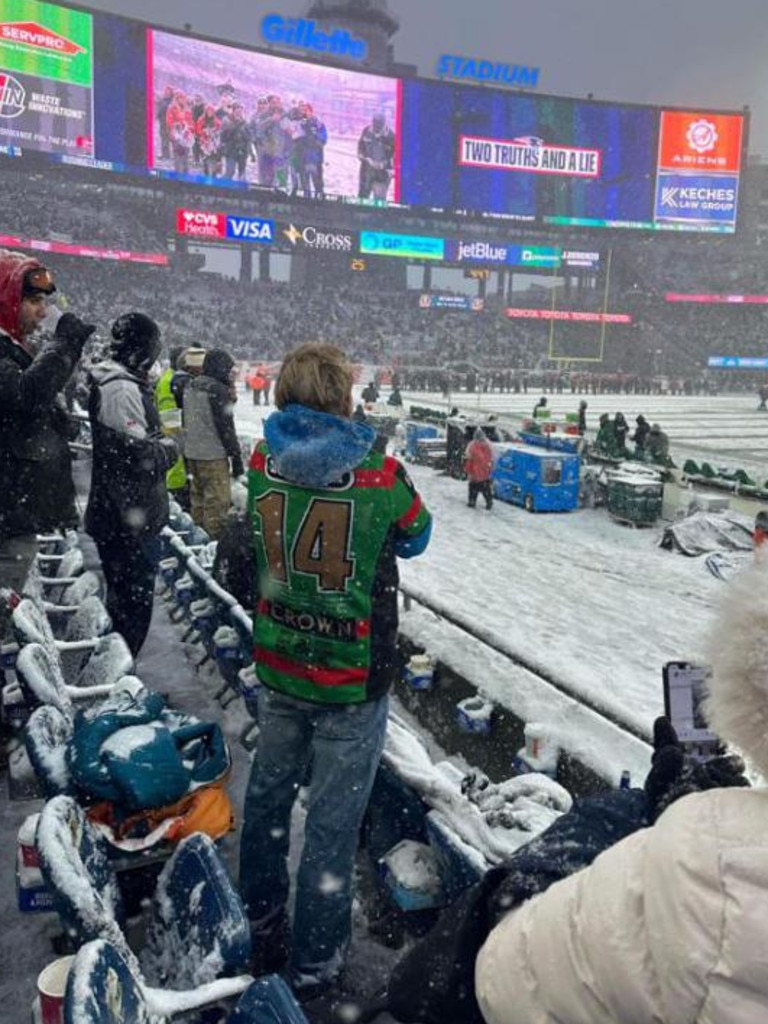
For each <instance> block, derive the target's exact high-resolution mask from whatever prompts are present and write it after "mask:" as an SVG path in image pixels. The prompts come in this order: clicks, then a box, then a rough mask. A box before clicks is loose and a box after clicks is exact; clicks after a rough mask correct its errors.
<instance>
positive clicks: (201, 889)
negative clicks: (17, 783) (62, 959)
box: [35, 796, 252, 993]
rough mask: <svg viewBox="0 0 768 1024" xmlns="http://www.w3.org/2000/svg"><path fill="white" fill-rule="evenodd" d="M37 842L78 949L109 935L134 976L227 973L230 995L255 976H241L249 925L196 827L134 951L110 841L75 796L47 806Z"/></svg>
mask: <svg viewBox="0 0 768 1024" xmlns="http://www.w3.org/2000/svg"><path fill="white" fill-rule="evenodd" d="M35 843H36V846H37V851H38V856H39V859H40V869H41V871H42V874H43V878H44V879H45V882H46V885H47V886H48V888H49V889H50V891H51V893H52V895H53V901H54V906H55V908H56V910H57V911H58V913H59V917H60V918H61V923H62V925H63V927H64V929H65V932H66V933H67V935H68V936H69V938H70V939H71V940H72V941H73V943H74V945H75V947H76V948H79V947H80V946H82V945H83V944H85V943H86V942H91V941H92V940H94V939H99V938H101V939H106V940H108V941H109V942H111V943H112V944H114V945H115V946H116V947H117V949H118V950H119V951H120V953H121V954H122V956H123V957H124V958H125V959H126V960H127V961H128V963H129V964H130V965H131V967H132V969H133V970H134V971H135V973H136V975H137V976H138V977H140V978H142V977H143V978H145V979H146V981H147V982H148V983H149V984H151V985H160V986H162V987H164V988H168V989H173V990H184V989H194V988H196V987H197V986H199V985H205V984H207V983H209V982H213V981H215V980H216V979H223V978H225V977H228V978H230V979H231V983H232V984H233V985H234V988H233V990H232V991H233V993H234V992H236V991H242V989H243V988H245V985H246V984H247V983H248V982H250V981H251V980H252V979H251V978H250V977H247V978H243V977H242V974H243V972H244V971H245V970H246V969H247V966H248V963H249V961H250V956H251V935H250V925H249V922H248V919H247V918H246V916H245V910H244V908H243V905H242V902H241V900H240V897H239V895H238V894H237V892H236V890H235V888H234V886H233V885H232V883H231V882H230V880H229V877H228V875H227V873H226V870H225V868H224V866H223V864H222V862H221V859H220V858H219V856H218V854H217V852H216V847H215V845H214V842H213V840H212V839H211V838H210V837H209V836H206V835H203V834H202V833H199V832H197V833H194V834H193V835H191V836H188V837H187V838H186V839H182V840H181V842H180V843H179V844H178V846H177V847H176V849H175V850H174V852H173V854H172V855H171V857H170V858H169V860H168V861H167V863H166V864H165V866H164V867H163V870H162V872H161V873H160V876H159V878H158V880H157V886H156V889H155V892H154V894H153V896H152V898H151V902H150V905H149V908H148V910H147V914H146V943H145V944H144V946H143V947H142V948H141V949H140V950H139V952H138V955H137V954H136V953H135V952H134V951H133V950H132V949H131V947H130V945H129V943H128V939H127V938H126V933H125V930H124V929H125V924H126V915H125V907H124V903H123V898H122V895H121V892H120V887H119V885H118V879H117V874H116V872H115V870H114V866H113V864H112V863H111V862H110V859H109V844H108V843H107V840H106V839H105V838H104V837H103V836H102V835H101V834H100V833H99V831H98V830H97V829H96V827H95V826H94V825H92V824H91V822H90V821H89V820H88V818H87V817H86V814H85V811H84V810H83V808H82V807H80V805H79V804H78V803H77V802H76V801H75V800H74V799H73V798H72V797H69V796H56V797H53V799H51V800H49V801H48V802H47V803H46V804H45V806H44V807H43V809H42V811H41V813H40V820H39V822H38V826H37V834H36V838H35ZM238 973H239V974H240V975H241V976H240V977H239V978H238V977H234V976H235V975H238ZM236 982H237V983H239V984H240V988H239V989H238V988H237V985H236V984H235V983H236Z"/></svg>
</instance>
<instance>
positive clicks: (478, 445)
mask: <svg viewBox="0 0 768 1024" xmlns="http://www.w3.org/2000/svg"><path fill="white" fill-rule="evenodd" d="M464 472H465V473H466V474H467V480H468V481H469V498H468V500H467V504H468V505H469V507H470V508H474V507H475V506H476V505H477V496H478V494H482V496H483V497H484V498H485V507H486V509H488V510H489V511H490V509H491V508H492V507H493V489H492V487H491V473H492V472H493V448H492V447H491V442H490V441H489V440H488V438H487V437H486V436H485V434H484V433H483V431H482V429H481V428H480V427H478V428H477V429H476V430H475V434H474V437H473V439H472V440H471V441H470V442H469V444H468V445H467V450H466V452H465V454H464Z"/></svg>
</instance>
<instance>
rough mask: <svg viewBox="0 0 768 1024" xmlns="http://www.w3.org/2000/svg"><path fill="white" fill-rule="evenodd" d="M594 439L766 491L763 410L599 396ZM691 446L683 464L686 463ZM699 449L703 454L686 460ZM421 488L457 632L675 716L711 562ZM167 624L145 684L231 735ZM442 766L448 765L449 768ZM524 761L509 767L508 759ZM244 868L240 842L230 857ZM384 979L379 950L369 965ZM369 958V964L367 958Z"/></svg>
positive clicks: (415, 620)
mask: <svg viewBox="0 0 768 1024" xmlns="http://www.w3.org/2000/svg"><path fill="white" fill-rule="evenodd" d="M538 397H539V396H538V393H534V392H533V391H531V392H529V394H528V395H519V396H515V395H483V396H481V397H480V398H479V399H478V397H477V396H466V395H461V396H452V399H451V404H458V405H460V406H461V407H462V408H463V409H465V410H466V411H468V412H469V411H471V410H473V409H476V408H477V407H478V406H479V408H480V411H483V412H490V411H495V412H497V413H498V415H499V416H500V417H504V418H510V419H511V420H512V421H513V422H514V421H516V420H517V421H519V419H520V418H521V417H522V416H528V415H529V414H530V412H531V410H532V408H533V405H534V403H535V401H536V400H537V399H538ZM586 397H587V401H588V402H589V417H590V424H593V423H596V420H597V417H598V415H599V414H600V412H602V411H608V412H611V413H615V412H616V411H618V410H619V409H621V410H623V411H624V413H625V415H626V416H627V419H629V420H630V422H632V420H633V419H634V416H635V415H636V414H637V412H639V411H642V412H643V413H644V414H645V415H646V417H647V418H648V419H649V421H650V422H655V421H658V422H660V423H661V424H662V426H663V427H664V429H665V430H667V432H668V433H669V434H670V437H671V440H672V451H673V455H674V456H675V457H676V459H677V461H678V462H679V463H680V462H681V461H682V459H683V458H685V457H689V456H690V457H694V458H696V457H701V456H702V455H704V456H705V457H706V453H709V457H710V461H712V462H713V463H714V464H718V465H719V464H737V465H744V466H746V467H747V468H753V469H754V470H755V472H756V473H757V475H758V479H761V480H763V479H766V478H768V457H766V455H767V454H768V453H767V451H766V450H767V449H768V414H762V413H757V412H756V411H755V406H756V401H755V400H754V399H753V397H752V396H751V395H747V396H740V397H735V396H726V397H718V398H684V397H666V396H662V397H654V396H649V397H646V396H628V397H627V398H625V397H624V396H615V395H606V396H586ZM405 400H406V405H407V404H411V403H413V404H418V405H431V406H435V407H440V405H442V406H443V407H445V405H446V402H445V400H444V399H441V398H440V397H439V396H434V395H418V394H406V396H405ZM578 401H579V396H571V395H569V394H564V395H562V396H558V395H552V396H549V404H550V406H551V407H552V409H553V412H554V414H555V415H556V416H557V415H561V414H564V413H566V412H571V411H574V410H575V408H576V406H577V404H578ZM271 411H272V410H271V409H270V408H267V409H259V408H255V407H253V406H252V405H251V404H250V401H249V397H248V396H245V395H243V397H242V398H241V400H240V402H239V403H238V406H237V419H238V427H239V430H240V432H241V433H242V434H244V435H249V436H252V437H257V436H259V435H260V434H261V421H262V418H263V417H264V416H265V415H267V414H268V413H269V412H271ZM683 445H685V446H686V447H685V450H684V449H683ZM688 446H690V447H688ZM411 468H412V475H413V477H414V480H415V482H416V485H417V487H418V488H419V490H420V491H421V493H422V494H423V496H424V498H425V500H426V502H427V503H428V505H429V507H430V508H431V509H432V511H433V512H434V515H435V532H434V538H433V541H432V544H431V545H430V547H429V549H428V550H427V552H426V553H425V554H424V555H423V556H422V557H421V558H418V559H414V560H413V561H411V562H407V563H403V564H402V567H401V570H402V571H401V575H402V579H403V582H404V584H406V585H407V586H408V587H409V589H411V590H413V591H415V592H416V593H419V594H422V595H423V596H424V597H425V598H427V599H428V600H429V601H430V603H431V604H433V605H435V606H437V607H438V608H441V609H443V610H444V612H445V613H446V614H450V615H451V616H452V617H454V618H458V619H460V620H466V621H467V622H468V623H471V624H472V625H474V626H475V627H480V628H481V629H482V630H483V631H485V632H486V633H487V634H490V636H492V637H493V639H494V642H495V643H496V644H497V646H499V647H501V648H502V649H504V650H508V651H509V652H510V653H517V654H518V655H520V656H521V657H522V658H523V659H524V660H525V661H526V662H527V663H528V664H532V665H534V666H540V667H541V669H542V670H543V671H545V672H546V673H547V674H549V675H551V676H552V677H556V678H558V679H561V680H562V681H563V682H564V683H567V684H568V685H569V686H570V687H571V688H572V689H573V690H574V692H576V693H580V694H585V695H589V697H590V698H591V700H592V701H593V702H595V703H596V704H598V705H602V706H604V707H606V708H609V709H611V710H612V711H614V712H615V713H617V714H618V715H620V716H621V717H623V718H624V719H625V720H628V721H631V722H633V723H634V724H635V725H637V726H638V727H641V728H643V729H647V728H649V726H650V724H651V722H652V720H653V717H654V716H655V715H656V714H658V713H659V711H660V710H661V704H662V699H661V666H662V664H663V663H664V661H665V660H669V659H671V658H680V657H691V658H695V657H697V656H700V653H701V651H702V649H703V646H704V642H705V640H706V633H707V629H708V626H709V624H710V623H711V621H712V616H713V614H714V611H715V608H716V606H717V601H718V598H719V596H720V594H721V593H722V590H723V584H722V583H721V582H719V581H718V580H716V579H715V578H714V577H713V576H711V575H710V573H708V572H707V571H706V569H705V568H704V565H703V563H702V561H701V560H700V559H687V558H685V557H683V556H681V555H677V554H672V553H669V552H666V551H662V550H661V549H659V548H658V546H657V542H658V538H659V534H660V530H647V531H641V530H637V531H635V530H630V529H627V528H624V527H622V526H620V525H618V524H616V523H614V522H612V521H611V519H610V518H609V516H608V515H607V513H606V512H605V511H604V510H603V509H596V510H582V511H579V512H576V513H572V514H569V515H549V516H547V515H530V514H528V513H526V512H524V511H523V510H521V509H518V508H515V507H513V506H511V505H505V504H502V503H501V502H497V503H496V504H495V505H494V508H493V510H492V511H491V512H490V513H488V512H486V511H485V510H484V509H483V508H478V509H476V510H471V509H469V508H467V507H466V491H465V485H464V484H462V483H459V482H457V481H454V480H451V479H449V478H447V477H444V476H440V475H439V474H437V473H435V472H433V471H432V470H429V469H425V468H422V467H417V466H414V467H411ZM402 625H403V629H404V631H405V632H406V633H407V634H408V635H409V636H410V637H412V638H413V639H414V640H417V641H419V642H420V643H422V644H423V645H424V646H425V647H426V648H427V649H428V650H430V651H431V652H432V653H434V654H435V655H437V656H439V657H440V658H441V659H442V660H444V661H446V662H448V663H450V664H451V665H453V666H454V667H455V668H456V669H457V671H459V672H461V673H462V674H463V675H465V676H466V677H467V678H469V679H470V680H472V681H473V682H474V683H475V684H476V685H477V686H478V688H479V689H480V690H482V691H483V692H484V693H485V694H487V696H488V697H490V698H491V699H493V700H494V701H497V702H498V703H500V704H502V705H505V706H507V707H509V708H510V709H511V710H513V711H515V712H517V713H518V714H519V715H520V716H521V717H523V718H524V719H525V720H526V721H532V720H536V721H539V722H543V723H545V724H546V725H547V726H548V728H549V729H550V731H551V732H553V733H555V734H556V735H558V736H560V737H561V738H563V739H564V740H566V741H567V743H568V745H569V747H570V749H571V750H573V751H574V752H576V753H578V754H579V756H580V757H582V758H583V760H585V761H586V762H587V763H591V764H593V765H594V766H595V767H597V768H598V769H601V770H603V771H609V772H610V773H611V774H613V775H615V776H616V778H618V774H619V773H620V771H621V770H622V769H623V768H629V769H630V771H631V773H632V776H633V780H635V781H636V782H640V781H641V780H642V777H643V775H644V771H645V768H646V766H647V762H648V748H647V747H646V746H645V745H644V744H642V743H641V742H640V741H637V740H633V739H631V738H628V737H627V736H626V734H623V733H620V732H619V731H618V730H617V729H615V728H613V727H612V726H610V725H609V724H607V723H606V722H605V721H604V720H602V719H600V718H598V717H596V716H595V715H594V714H592V713H591V712H588V711H585V710H584V708H583V707H582V706H580V705H579V704H578V702H577V701H575V700H571V699H569V698H567V697H564V696H562V695H561V694H559V693H557V692H556V691H554V690H552V689H551V688H550V687H548V686H547V685H546V684H543V683H542V682H541V680H540V679H539V678H538V677H537V676H535V675H533V674H531V673H530V672H528V671H526V670H524V669H522V668H519V667H515V666H512V665H511V663H510V662H509V661H508V660H507V659H505V658H504V657H503V656H501V655H499V654H496V653H494V652H492V651H491V650H490V649H489V648H488V647H487V646H485V645H483V644H480V643H479V642H477V641H472V640H468V639H467V637H466V634H464V633H462V632H460V631H459V630H457V629H456V627H454V626H451V625H450V624H448V623H447V622H446V620H445V619H444V618H440V617H438V616H436V615H435V614H433V613H432V612H429V611H426V610H425V609H424V608H421V607H419V606H418V605H417V604H414V606H413V608H412V609H411V610H410V611H408V612H404V613H403V615H402ZM187 654H188V651H187V650H186V649H185V647H184V646H183V645H182V644H181V643H180V641H179V631H178V630H177V629H176V628H175V627H171V626H170V624H169V623H168V622H167V619H166V617H165V614H164V613H162V612H159V613H158V614H157V615H156V618H155V622H154V625H153V629H152V633H151V634H150V639H149V641H148V644H147V647H146V649H145V651H144V652H143V654H142V657H141V659H140V662H139V666H138V671H139V674H140V675H141V676H142V677H143V678H144V679H145V681H146V682H147V684H148V685H149V686H151V687H155V688H157V689H160V690H163V691H170V693H171V694H172V701H173V704H174V705H175V706H178V707H181V708H183V709H185V710H188V711H190V712H192V713H196V714H197V715H199V716H200V717H202V718H218V719H219V720H222V712H221V710H220V709H219V708H218V706H217V705H216V704H215V703H214V702H213V701H212V699H211V696H210V694H211V692H212V686H211V685H210V683H212V682H213V680H211V681H210V683H209V684H206V678H205V673H203V674H202V675H201V674H198V673H196V672H195V670H194V668H193V667H192V665H191V664H190V663H189V661H187ZM243 713H244V712H243V710H242V706H241V705H239V702H238V704H237V705H235V706H233V707H232V708H231V709H230V710H228V711H227V712H226V713H224V715H223V726H224V730H225V733H226V735H227V737H228V739H229V740H230V742H231V744H232V749H233V754H234V756H235V767H234V771H233V774H232V784H231V792H232V797H233V801H234V804H235V806H236V807H238V808H239V807H240V806H241V803H242V794H243V789H244V786H245V782H246V780H247V775H248V757H247V755H246V754H245V752H244V751H243V750H242V748H241V747H240V746H239V744H238V743H237V737H238V735H239V732H240V729H241V727H242V721H243ZM438 753H439V752H438ZM514 753H515V751H510V759H511V758H512V756H513V755H514ZM36 809H37V805H36V804H26V805H25V804H18V803H15V804H10V803H9V802H8V801H7V799H2V800H0V823H1V825H2V829H3V834H4V836H5V837H6V841H5V843H4V849H5V853H4V855H3V858H2V861H1V862H0V913H2V915H3V920H4V922H5V925H4V927H3V928H2V929H0V1002H1V1004H2V1006H3V1012H2V1013H0V1018H1V1019H3V1020H5V1019H6V1016H7V1019H8V1020H21V1019H27V1014H28V1008H29V1002H30V1000H31V997H32V995H33V993H34V983H35V977H36V975H37V972H38V971H39V970H40V969H41V968H42V966H43V965H44V964H45V963H47V962H48V961H49V960H50V959H51V956H52V953H51V948H50V944H49V940H50V936H51V935H52V934H53V933H54V932H55V930H56V923H55V919H54V918H53V917H50V916H48V915H45V916H42V917H40V916H38V917H34V916H32V917H28V916H27V917H22V916H21V915H19V914H18V912H17V911H16V910H15V908H14V903H15V893H14V877H13V868H14V863H13V858H14V854H15V835H16V831H17V829H18V827H19V824H20V823H21V821H22V820H23V817H24V815H25V813H28V812H30V811H32V810H36ZM228 846H229V849H228V857H227V859H228V860H229V862H230V865H231V866H233V867H234V862H235V855H236V849H237V837H233V841H231V842H230V843H229V844H228ZM371 952H372V953H373V954H375V959H376V961H377V967H378V969H379V970H381V971H385V970H386V967H385V963H384V962H383V961H382V958H383V957H384V956H385V954H384V951H382V950H381V948H380V947H375V949H373V950H371ZM364 954H365V949H364V947H363V953H361V954H360V955H361V956H362V958H363V959H365V957H366V955H367V954H366V955H364Z"/></svg>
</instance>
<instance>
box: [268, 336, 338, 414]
mask: <svg viewBox="0 0 768 1024" xmlns="http://www.w3.org/2000/svg"><path fill="white" fill-rule="evenodd" d="M352 383H353V375H352V367H351V366H350V364H349V362H348V361H347V357H346V356H345V355H344V353H343V352H342V351H341V349H340V348H337V347H336V346H335V345H327V344H326V343H325V342H321V341H310V342H308V343H307V344H306V345H301V346H299V348H297V349H294V350H293V352H289V353H288V355H287V356H286V357H285V359H284V360H283V365H282V366H281V367H280V376H279V377H278V378H277V385H276V386H275V405H276V406H277V408H278V409H284V408H285V406H286V405H293V404H296V405H305V406H307V407H308V408H310V409H316V410H317V411H318V412H326V413H329V414H330V415H331V416H350V415H351V413H352Z"/></svg>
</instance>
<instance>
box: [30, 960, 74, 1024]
mask: <svg viewBox="0 0 768 1024" xmlns="http://www.w3.org/2000/svg"><path fill="white" fill-rule="evenodd" d="M74 959H75V958H74V957H73V956H62V957H59V959H58V960H54V961H53V963H50V964H48V966H47V967H45V968H43V970H42V971H41V972H40V973H39V974H38V976H37V991H38V992H39V993H40V1020H41V1024H62V1021H63V1020H64V992H65V991H66V988H67V977H68V975H69V969H70V967H71V966H72V961H73V960H74Z"/></svg>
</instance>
